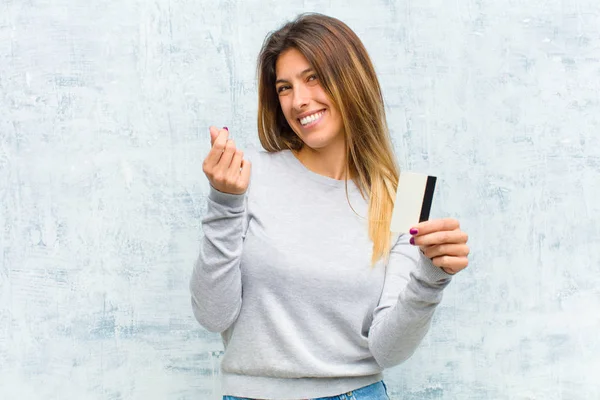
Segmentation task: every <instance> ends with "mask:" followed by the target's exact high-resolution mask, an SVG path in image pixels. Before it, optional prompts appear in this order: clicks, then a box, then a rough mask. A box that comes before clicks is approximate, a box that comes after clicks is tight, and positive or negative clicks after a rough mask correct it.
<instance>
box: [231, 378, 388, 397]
mask: <svg viewBox="0 0 600 400" xmlns="http://www.w3.org/2000/svg"><path fill="white" fill-rule="evenodd" d="M223 400H253V399H248V398H246V397H235V396H223ZM310 400H390V398H389V397H388V395H387V388H386V386H385V383H383V381H379V382H375V383H374V384H372V385H368V386H365V387H362V388H360V389H356V390H353V391H351V392H348V393H344V394H340V395H337V396H331V397H319V398H317V399H310Z"/></svg>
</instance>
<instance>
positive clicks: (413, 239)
mask: <svg viewBox="0 0 600 400" xmlns="http://www.w3.org/2000/svg"><path fill="white" fill-rule="evenodd" d="M410 244H412V245H414V244H415V238H414V237H411V238H410Z"/></svg>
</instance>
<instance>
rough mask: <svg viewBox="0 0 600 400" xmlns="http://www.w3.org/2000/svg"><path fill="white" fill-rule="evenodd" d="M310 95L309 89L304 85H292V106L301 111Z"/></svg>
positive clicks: (306, 104)
mask: <svg viewBox="0 0 600 400" xmlns="http://www.w3.org/2000/svg"><path fill="white" fill-rule="evenodd" d="M309 99H310V96H309V90H308V88H307V87H305V86H304V85H296V86H295V87H294V101H293V106H294V108H295V109H296V110H297V111H301V110H302V109H304V108H306V107H307V106H308V102H309Z"/></svg>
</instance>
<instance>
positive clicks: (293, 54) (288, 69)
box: [275, 48, 311, 79]
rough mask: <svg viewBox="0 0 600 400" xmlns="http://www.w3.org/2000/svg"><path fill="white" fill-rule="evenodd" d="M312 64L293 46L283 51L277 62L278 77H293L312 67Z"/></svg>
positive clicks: (276, 72) (276, 71)
mask: <svg viewBox="0 0 600 400" xmlns="http://www.w3.org/2000/svg"><path fill="white" fill-rule="evenodd" d="M310 67H311V65H310V63H309V62H308V60H307V59H306V57H304V55H302V53H300V52H299V51H298V50H296V49H294V48H291V49H288V50H286V51H284V52H282V53H281V54H280V55H279V57H277V62H276V63H275V74H276V75H277V78H278V79H279V78H291V77H293V76H295V75H297V74H298V73H300V72H302V71H304V70H306V69H307V68H310Z"/></svg>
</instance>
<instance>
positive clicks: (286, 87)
mask: <svg viewBox="0 0 600 400" xmlns="http://www.w3.org/2000/svg"><path fill="white" fill-rule="evenodd" d="M289 88H290V87H289V86H287V85H281V86H279V87H278V88H277V93H281V92H282V91H284V90H287V89H289Z"/></svg>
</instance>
